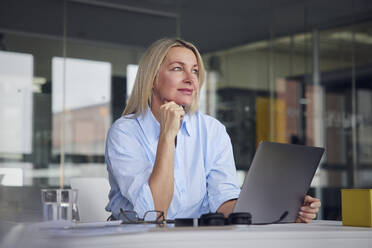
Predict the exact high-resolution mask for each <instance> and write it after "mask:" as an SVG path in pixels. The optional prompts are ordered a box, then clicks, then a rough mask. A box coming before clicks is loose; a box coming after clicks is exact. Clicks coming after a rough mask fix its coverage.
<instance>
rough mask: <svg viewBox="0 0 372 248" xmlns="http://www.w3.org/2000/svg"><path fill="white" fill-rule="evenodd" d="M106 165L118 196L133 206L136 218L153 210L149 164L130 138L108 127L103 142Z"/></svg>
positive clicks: (127, 134)
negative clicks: (117, 190)
mask: <svg viewBox="0 0 372 248" xmlns="http://www.w3.org/2000/svg"><path fill="white" fill-rule="evenodd" d="M106 163H107V165H108V170H109V173H110V174H111V177H112V178H113V179H114V180H115V183H116V184H117V185H118V187H119V189H120V193H121V195H122V196H123V197H124V198H126V199H127V200H128V201H129V202H130V203H131V204H132V205H133V210H134V211H136V212H137V213H138V214H139V216H143V214H144V213H145V212H146V211H148V210H153V209H154V201H153V198H152V194H151V190H150V186H149V184H148V180H149V177H150V175H151V173H152V164H151V162H150V161H148V160H147V159H146V156H145V152H144V149H143V147H142V146H141V144H140V142H139V141H138V140H137V139H136V138H135V137H134V135H133V134H131V133H129V132H125V131H123V130H121V129H120V128H118V127H116V126H113V127H111V129H110V131H109V133H108V136H107V141H106Z"/></svg>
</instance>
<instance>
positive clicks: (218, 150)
mask: <svg viewBox="0 0 372 248" xmlns="http://www.w3.org/2000/svg"><path fill="white" fill-rule="evenodd" d="M214 137H215V139H214V141H213V147H214V149H213V152H212V153H210V156H208V162H207V163H208V165H207V169H208V170H207V171H208V172H207V190H208V198H209V206H210V211H211V212H216V211H217V209H218V208H219V207H220V206H221V204H223V203H224V202H226V201H228V200H231V199H235V198H238V197H239V194H240V188H239V186H238V181H237V175H236V168H235V162H234V155H233V150H232V145H231V141H230V137H229V135H228V134H227V132H226V129H225V127H224V126H222V124H220V126H219V127H218V128H217V129H216V135H215V136H214Z"/></svg>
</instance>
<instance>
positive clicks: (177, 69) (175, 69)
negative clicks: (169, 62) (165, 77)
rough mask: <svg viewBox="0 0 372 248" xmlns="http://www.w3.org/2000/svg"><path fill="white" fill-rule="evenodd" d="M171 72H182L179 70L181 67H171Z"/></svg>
mask: <svg viewBox="0 0 372 248" xmlns="http://www.w3.org/2000/svg"><path fill="white" fill-rule="evenodd" d="M172 70H173V71H181V70H182V68H181V67H179V66H176V67H173V68H172Z"/></svg>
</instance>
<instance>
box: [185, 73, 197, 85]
mask: <svg viewBox="0 0 372 248" xmlns="http://www.w3.org/2000/svg"><path fill="white" fill-rule="evenodd" d="M197 81H198V77H197V75H195V74H194V73H193V72H186V73H185V78H184V80H183V82H184V83H187V84H190V85H194V84H196V82H197Z"/></svg>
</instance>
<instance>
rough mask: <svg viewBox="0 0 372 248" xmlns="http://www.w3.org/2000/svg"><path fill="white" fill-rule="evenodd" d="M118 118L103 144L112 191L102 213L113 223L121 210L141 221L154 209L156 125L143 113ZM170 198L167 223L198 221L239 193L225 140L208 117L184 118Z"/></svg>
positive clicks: (221, 129)
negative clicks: (151, 182) (109, 214)
mask: <svg viewBox="0 0 372 248" xmlns="http://www.w3.org/2000/svg"><path fill="white" fill-rule="evenodd" d="M130 117H131V115H128V116H124V117H121V118H120V119H118V120H117V121H115V123H114V124H113V125H112V127H111V128H110V130H109V132H108V136H107V141H106V163H107V170H108V174H109V181H110V185H111V191H110V194H109V199H110V201H109V203H108V205H107V206H106V210H107V211H110V212H112V214H113V215H114V216H115V217H116V218H118V215H119V211H120V208H123V209H124V210H134V211H136V212H137V213H138V215H139V216H140V217H143V214H144V213H145V212H146V211H148V210H154V201H153V198H152V194H151V190H150V186H149V183H148V180H149V177H150V175H151V172H152V169H153V166H154V163H155V158H156V150H157V145H158V139H159V134H160V124H159V122H158V121H157V120H156V119H155V117H154V116H153V114H152V112H151V110H150V109H149V108H148V110H147V112H146V113H145V114H144V115H139V116H138V117H136V118H130ZM174 152H175V153H174V193H173V199H172V202H171V204H170V207H169V209H168V214H167V218H168V219H174V218H199V217H200V215H202V214H204V213H209V212H216V211H217V209H218V207H219V206H220V205H221V204H222V203H224V202H225V201H228V200H230V199H234V198H238V197H239V193H240V188H239V186H238V183H237V176H236V169H235V163H234V157H233V151H232V146H231V141H230V137H229V136H228V134H227V132H226V129H225V127H224V126H223V125H222V124H221V123H220V122H219V121H218V120H216V119H214V118H213V117H210V116H208V115H204V114H202V113H200V112H196V113H195V114H194V115H191V116H190V115H185V116H184V118H183V122H182V124H181V127H180V130H179V132H178V134H177V146H176V147H175V150H174Z"/></svg>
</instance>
